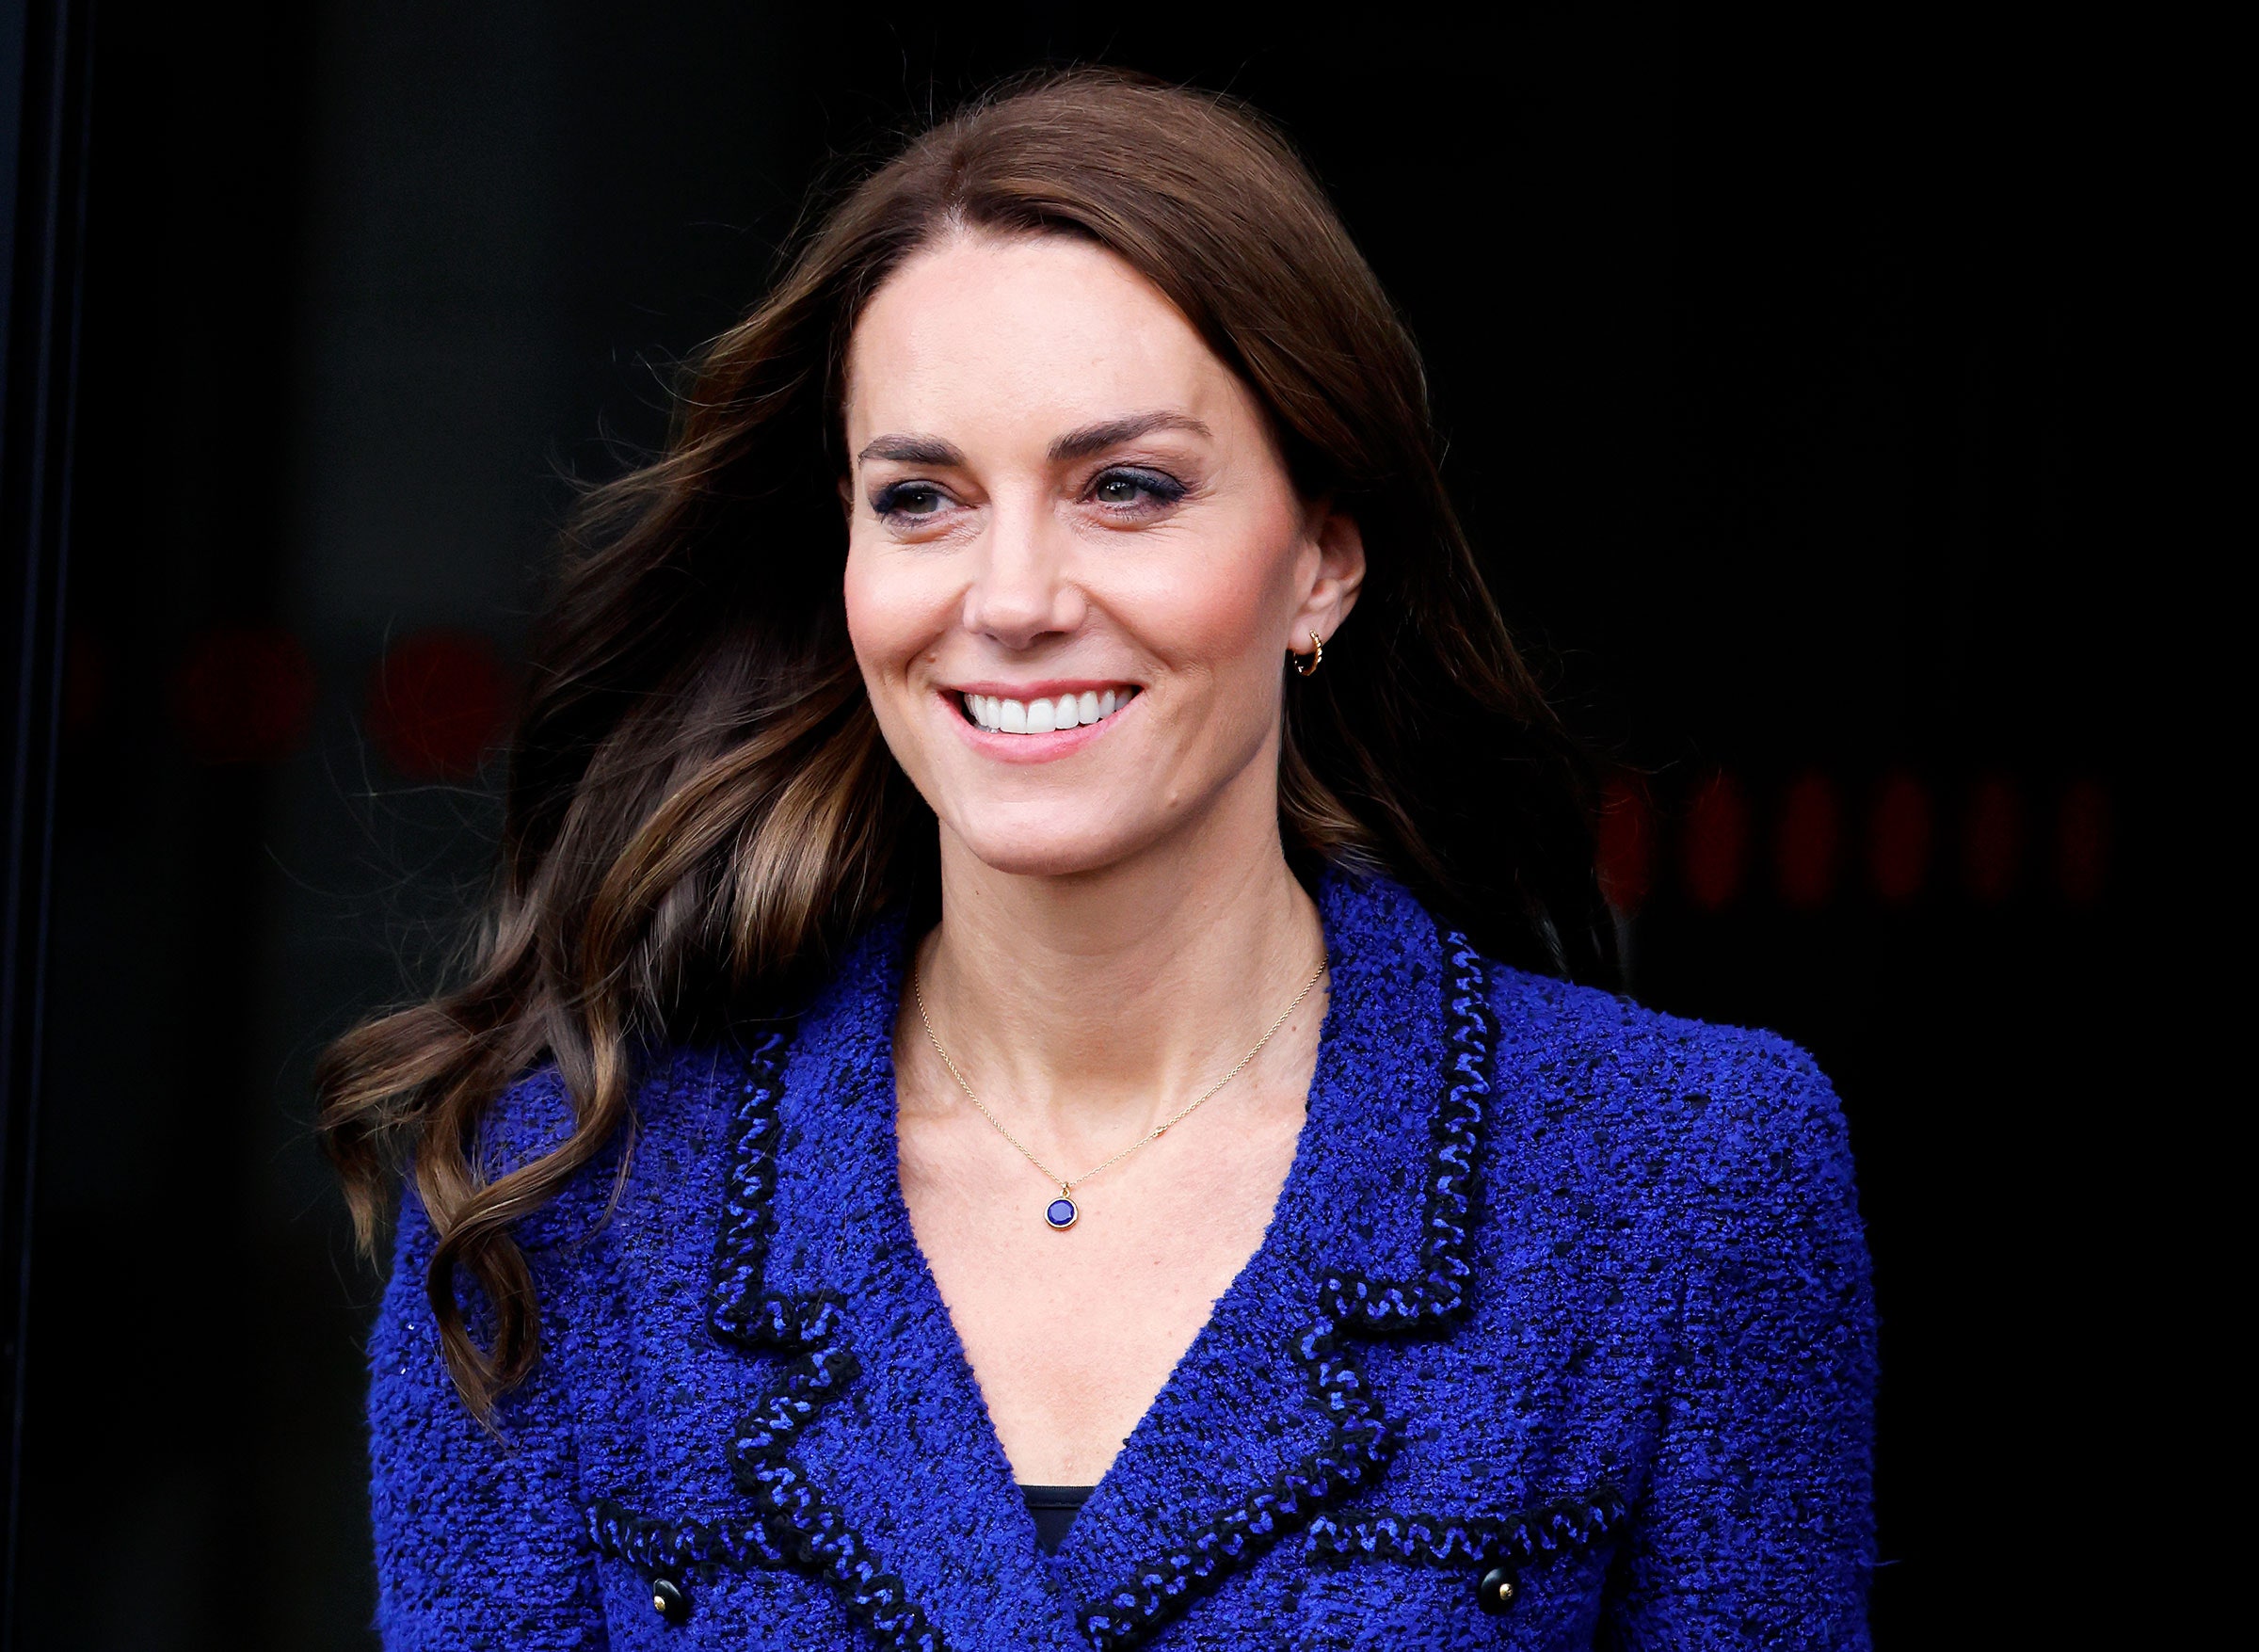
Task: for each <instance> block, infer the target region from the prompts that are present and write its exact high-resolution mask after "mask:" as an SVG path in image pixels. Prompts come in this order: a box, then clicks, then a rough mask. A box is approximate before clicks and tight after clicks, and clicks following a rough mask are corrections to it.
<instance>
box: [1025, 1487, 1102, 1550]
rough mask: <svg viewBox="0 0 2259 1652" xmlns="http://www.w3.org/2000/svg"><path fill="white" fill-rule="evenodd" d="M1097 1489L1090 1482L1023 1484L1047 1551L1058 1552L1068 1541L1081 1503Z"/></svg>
mask: <svg viewBox="0 0 2259 1652" xmlns="http://www.w3.org/2000/svg"><path fill="white" fill-rule="evenodd" d="M1096 1489H1097V1487H1095V1486H1089V1485H1023V1486H1021V1487H1020V1488H1019V1490H1020V1495H1021V1496H1023V1497H1025V1498H1026V1499H1027V1500H1028V1513H1029V1514H1030V1515H1031V1516H1033V1518H1034V1521H1035V1541H1036V1543H1037V1544H1038V1545H1040V1546H1041V1547H1042V1549H1043V1552H1044V1553H1046V1554H1056V1553H1058V1552H1059V1546H1060V1545H1061V1544H1062V1543H1065V1541H1066V1529H1067V1528H1068V1527H1069V1526H1072V1525H1073V1524H1074V1523H1075V1516H1077V1515H1079V1514H1081V1512H1082V1504H1083V1503H1084V1502H1085V1501H1086V1500H1088V1499H1089V1497H1090V1494H1091V1493H1092V1492H1093V1491H1095V1490H1096Z"/></svg>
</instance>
